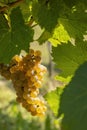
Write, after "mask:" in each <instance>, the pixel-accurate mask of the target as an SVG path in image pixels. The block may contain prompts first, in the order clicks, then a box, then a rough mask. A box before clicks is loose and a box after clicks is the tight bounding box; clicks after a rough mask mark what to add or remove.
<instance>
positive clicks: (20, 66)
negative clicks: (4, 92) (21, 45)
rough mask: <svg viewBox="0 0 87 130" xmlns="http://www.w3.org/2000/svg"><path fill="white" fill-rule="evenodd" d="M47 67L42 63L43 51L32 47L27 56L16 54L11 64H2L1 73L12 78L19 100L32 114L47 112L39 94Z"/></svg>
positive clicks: (0, 66) (39, 114) (0, 65)
mask: <svg viewBox="0 0 87 130" xmlns="http://www.w3.org/2000/svg"><path fill="white" fill-rule="evenodd" d="M45 72H46V67H45V66H43V65H41V52H40V51H38V50H37V51H34V50H33V49H30V51H29V54H27V55H26V56H18V55H16V56H14V57H13V58H12V60H11V62H10V64H9V65H3V64H0V73H1V75H3V76H4V77H5V78H7V79H11V80H12V82H13V86H14V88H15V90H16V94H17V101H18V102H19V103H21V104H22V106H23V107H24V108H26V109H27V111H29V112H31V114H32V115H34V116H35V115H37V116H41V115H44V114H45V111H46V106H45V102H44V100H42V99H41V97H40V95H39V88H40V87H41V83H42V78H43V74H44V73H45Z"/></svg>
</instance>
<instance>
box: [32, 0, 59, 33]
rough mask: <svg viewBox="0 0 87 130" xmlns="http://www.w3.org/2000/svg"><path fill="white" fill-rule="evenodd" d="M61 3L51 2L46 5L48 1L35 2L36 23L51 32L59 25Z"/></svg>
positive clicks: (33, 11)
mask: <svg viewBox="0 0 87 130" xmlns="http://www.w3.org/2000/svg"><path fill="white" fill-rule="evenodd" d="M60 3H61V2H60V1H59V0H55V2H54V1H53V0H50V1H49V2H48V3H46V1H44V2H42V1H41V2H38V1H37V0H35V2H33V5H32V14H33V17H34V19H35V21H36V22H37V23H38V24H39V25H40V26H41V27H42V28H45V29H46V30H47V31H48V32H51V31H52V29H54V28H55V26H56V25H57V23H58V17H59V11H60V9H61V4H60Z"/></svg>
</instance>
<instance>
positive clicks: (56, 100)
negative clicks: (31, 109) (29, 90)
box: [45, 88, 63, 115]
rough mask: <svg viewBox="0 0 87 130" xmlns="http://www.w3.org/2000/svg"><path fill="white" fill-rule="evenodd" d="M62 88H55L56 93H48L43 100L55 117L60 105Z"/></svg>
mask: <svg viewBox="0 0 87 130" xmlns="http://www.w3.org/2000/svg"><path fill="white" fill-rule="evenodd" d="M62 91H63V88H57V89H56V91H52V92H49V93H48V94H46V95H45V99H46V100H47V102H48V103H49V105H50V108H51V109H52V110H53V113H54V114H55V115H57V114H58V109H59V104H60V95H61V94H62Z"/></svg>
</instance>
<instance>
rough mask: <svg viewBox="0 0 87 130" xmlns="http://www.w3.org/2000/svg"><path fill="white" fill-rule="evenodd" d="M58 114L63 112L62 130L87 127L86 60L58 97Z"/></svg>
mask: <svg viewBox="0 0 87 130" xmlns="http://www.w3.org/2000/svg"><path fill="white" fill-rule="evenodd" d="M60 100H61V101H60V108H59V111H58V113H59V115H58V116H60V115H61V114H64V118H63V120H62V124H61V126H62V129H63V130H86V129H87V62H85V63H83V64H82V65H81V66H80V67H79V68H78V69H77V70H76V72H75V75H74V77H73V78H72V80H71V82H70V83H69V84H68V85H67V86H66V87H65V88H64V91H63V93H62V95H61V98H60Z"/></svg>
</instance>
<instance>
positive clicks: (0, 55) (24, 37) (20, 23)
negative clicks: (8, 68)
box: [0, 8, 33, 63]
mask: <svg viewBox="0 0 87 130" xmlns="http://www.w3.org/2000/svg"><path fill="white" fill-rule="evenodd" d="M1 18H3V19H2V20H3V21H2V20H0V23H1V30H0V32H1V34H2V35H1V36H2V37H1V38H0V62H4V63H9V61H10V59H11V58H12V57H13V56H14V55H15V54H19V53H20V51H21V50H23V49H24V50H26V51H28V48H29V42H30V41H32V39H33V31H32V29H31V28H29V27H28V26H26V25H25V24H24V20H23V18H22V14H21V10H20V9H19V8H15V9H14V10H12V12H11V14H10V22H9V21H7V20H6V18H5V17H4V16H3V15H1ZM8 22H9V23H8ZM9 24H10V25H9ZM4 25H5V26H4Z"/></svg>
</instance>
